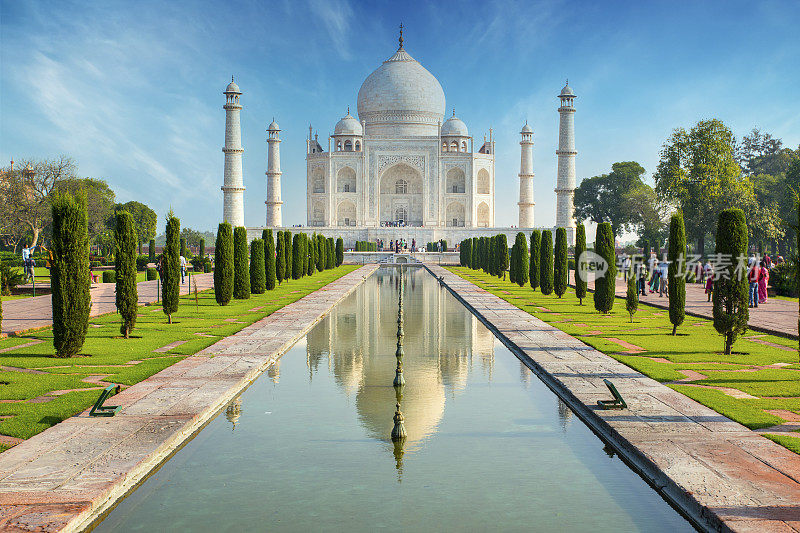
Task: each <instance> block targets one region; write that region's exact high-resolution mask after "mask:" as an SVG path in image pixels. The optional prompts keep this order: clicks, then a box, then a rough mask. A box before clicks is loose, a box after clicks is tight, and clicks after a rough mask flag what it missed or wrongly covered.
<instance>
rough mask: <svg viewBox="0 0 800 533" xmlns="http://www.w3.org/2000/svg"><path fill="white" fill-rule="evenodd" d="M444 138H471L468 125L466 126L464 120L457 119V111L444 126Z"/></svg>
mask: <svg viewBox="0 0 800 533" xmlns="http://www.w3.org/2000/svg"><path fill="white" fill-rule="evenodd" d="M442 137H469V132H468V131H467V125H466V124H464V121H463V120H461V119H460V118H458V117H456V114H455V111H454V112H453V116H452V117H450V118H448V119H447V120H446V121H445V122H444V124H442Z"/></svg>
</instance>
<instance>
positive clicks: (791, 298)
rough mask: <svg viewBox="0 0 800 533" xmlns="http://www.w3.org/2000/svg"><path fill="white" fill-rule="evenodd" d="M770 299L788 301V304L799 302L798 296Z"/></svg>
mask: <svg viewBox="0 0 800 533" xmlns="http://www.w3.org/2000/svg"><path fill="white" fill-rule="evenodd" d="M770 298H775V299H776V300H786V301H787V302H795V303H796V302H797V300H798V297H797V296H770Z"/></svg>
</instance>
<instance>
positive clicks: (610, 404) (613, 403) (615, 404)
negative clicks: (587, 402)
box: [597, 379, 628, 409]
mask: <svg viewBox="0 0 800 533" xmlns="http://www.w3.org/2000/svg"><path fill="white" fill-rule="evenodd" d="M603 383H605V384H606V387H608V390H610V391H611V396H613V397H614V399H613V400H597V406H598V407H600V409H627V408H628V404H627V403H625V400H623V399H622V396H621V395H620V393H619V391H618V390H617V388H616V387H615V386H614V384H613V383H611V382H610V381H608V380H607V379H604V380H603Z"/></svg>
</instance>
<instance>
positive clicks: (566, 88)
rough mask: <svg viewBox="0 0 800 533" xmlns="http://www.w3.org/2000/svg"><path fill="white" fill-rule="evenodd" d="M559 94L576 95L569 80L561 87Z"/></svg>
mask: <svg viewBox="0 0 800 533" xmlns="http://www.w3.org/2000/svg"><path fill="white" fill-rule="evenodd" d="M559 96H575V93H574V92H572V87H570V86H569V82H567V83H566V85H564V88H563V89H561V94H560V95H559Z"/></svg>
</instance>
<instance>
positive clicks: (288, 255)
mask: <svg viewBox="0 0 800 533" xmlns="http://www.w3.org/2000/svg"><path fill="white" fill-rule="evenodd" d="M283 240H284V244H285V247H284V249H283V252H284V256H285V263H284V267H285V268H286V271H285V272H284V273H283V279H285V280H286V281H289V278H291V277H292V273H293V270H292V260H293V259H294V258H293V250H294V245H293V243H292V232H291V231H284V232H283Z"/></svg>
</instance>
